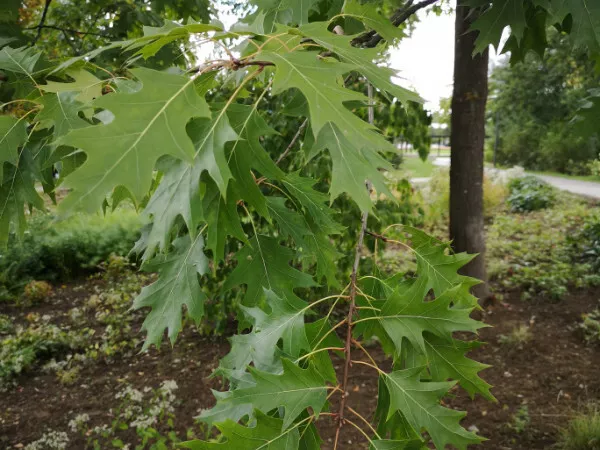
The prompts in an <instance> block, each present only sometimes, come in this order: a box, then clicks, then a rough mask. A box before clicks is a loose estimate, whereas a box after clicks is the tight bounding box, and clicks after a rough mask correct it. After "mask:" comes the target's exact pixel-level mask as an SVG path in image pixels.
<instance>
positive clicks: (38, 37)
mask: <svg viewBox="0 0 600 450" xmlns="http://www.w3.org/2000/svg"><path fill="white" fill-rule="evenodd" d="M50 3H52V0H46V3H45V4H44V11H42V17H41V18H40V23H38V25H37V27H36V28H37V34H36V35H35V38H33V41H31V46H32V47H33V46H34V45H35V43H36V42H37V41H38V40H39V39H40V37H41V36H42V29H43V28H44V22H46V16H47V15H48V8H50Z"/></svg>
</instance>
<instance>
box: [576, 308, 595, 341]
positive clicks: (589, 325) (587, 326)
mask: <svg viewBox="0 0 600 450" xmlns="http://www.w3.org/2000/svg"><path fill="white" fill-rule="evenodd" d="M577 328H578V329H579V330H580V331H581V333H582V334H583V338H584V339H585V340H586V342H588V343H589V344H596V345H600V309H596V310H594V311H592V312H591V313H589V314H584V315H583V316H582V321H581V323H579V324H578V325H577Z"/></svg>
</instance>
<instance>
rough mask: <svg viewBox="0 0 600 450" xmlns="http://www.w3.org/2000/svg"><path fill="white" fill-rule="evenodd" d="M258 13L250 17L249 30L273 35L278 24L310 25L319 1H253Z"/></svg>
mask: <svg viewBox="0 0 600 450" xmlns="http://www.w3.org/2000/svg"><path fill="white" fill-rule="evenodd" d="M252 3H254V4H255V5H256V6H258V11H257V12H256V13H255V14H253V15H251V16H250V20H253V23H251V24H250V26H249V29H251V30H253V31H255V32H257V33H259V34H265V33H267V34H268V33H273V32H274V31H275V29H276V25H277V24H281V25H291V24H294V25H302V24H305V23H308V14H309V12H310V10H311V9H312V8H313V7H314V6H315V5H316V4H317V3H318V0H252Z"/></svg>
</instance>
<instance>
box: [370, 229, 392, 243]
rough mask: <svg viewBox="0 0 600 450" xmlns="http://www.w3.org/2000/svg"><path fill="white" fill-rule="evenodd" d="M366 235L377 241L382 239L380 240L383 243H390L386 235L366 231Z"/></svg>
mask: <svg viewBox="0 0 600 450" xmlns="http://www.w3.org/2000/svg"><path fill="white" fill-rule="evenodd" d="M365 233H367V234H368V235H369V236H373V237H374V238H375V239H380V240H382V241H383V242H389V239H388V238H386V237H385V236H384V235H382V234H379V233H375V232H373V231H369V230H366V231H365Z"/></svg>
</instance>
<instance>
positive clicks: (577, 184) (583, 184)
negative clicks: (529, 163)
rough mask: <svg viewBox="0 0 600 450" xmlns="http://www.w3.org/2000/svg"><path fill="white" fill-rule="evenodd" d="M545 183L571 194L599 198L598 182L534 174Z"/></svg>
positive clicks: (599, 185)
mask: <svg viewBox="0 0 600 450" xmlns="http://www.w3.org/2000/svg"><path fill="white" fill-rule="evenodd" d="M536 177H538V178H541V179H542V180H544V181H545V182H546V183H548V184H550V185H552V186H554V187H555V188H557V189H560V190H561V191H568V192H572V193H573V194H579V195H584V196H586V197H591V198H598V199H600V183H594V182H591V181H581V180H571V179H569V178H561V177H551V176H548V175H536Z"/></svg>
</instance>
